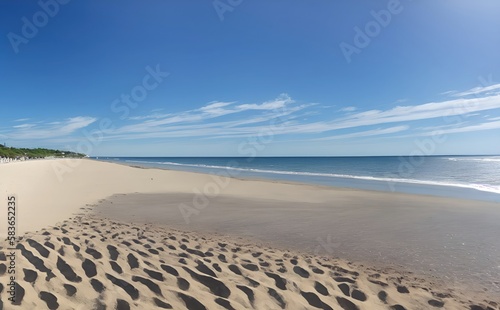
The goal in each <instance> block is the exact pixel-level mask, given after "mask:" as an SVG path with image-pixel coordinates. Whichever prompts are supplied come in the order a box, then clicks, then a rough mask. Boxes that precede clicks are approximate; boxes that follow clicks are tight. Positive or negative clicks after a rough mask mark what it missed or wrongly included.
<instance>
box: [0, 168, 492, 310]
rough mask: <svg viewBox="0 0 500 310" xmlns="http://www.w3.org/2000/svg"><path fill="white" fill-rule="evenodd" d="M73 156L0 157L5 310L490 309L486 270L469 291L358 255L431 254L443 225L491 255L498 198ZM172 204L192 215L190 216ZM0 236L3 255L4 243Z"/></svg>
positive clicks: (0, 270)
mask: <svg viewBox="0 0 500 310" xmlns="http://www.w3.org/2000/svg"><path fill="white" fill-rule="evenodd" d="M73 166H75V167H74V168H72V169H65V168H64V167H67V164H66V163H65V162H64V161H61V160H46V161H37V162H23V163H13V164H5V165H0V193H1V197H0V201H3V203H2V204H4V205H5V208H2V209H4V210H5V209H6V206H7V200H6V197H7V195H11V194H15V195H16V196H17V197H18V200H19V209H18V212H19V214H18V228H19V232H20V234H25V235H24V237H23V238H22V240H21V241H20V243H19V245H18V248H19V250H17V258H16V272H17V273H16V277H17V281H18V287H17V303H18V305H12V304H11V303H10V302H9V301H8V300H7V298H8V274H7V272H6V269H7V267H8V265H9V261H8V257H6V256H5V255H1V254H0V283H1V284H2V286H0V297H1V300H2V304H3V307H5V308H6V309H105V308H107V309H153V308H167V309H168V308H170V309H205V308H206V309H249V308H254V309H318V308H319V309H348V310H350V309H431V308H442V309H487V307H489V308H488V309H500V298H498V295H495V293H493V292H494V290H493V289H491V285H492V284H493V285H495V283H488V282H487V281H489V280H485V282H484V284H485V285H484V288H486V289H488V286H490V289H489V290H488V291H484V292H482V293H481V292H478V291H479V290H482V289H483V287H476V289H475V290H471V289H467V288H466V287H464V286H462V284H461V283H457V282H456V281H446V278H443V277H445V275H446V272H447V271H446V272H445V271H443V272H442V273H438V274H437V275H436V276H437V277H436V278H434V277H430V276H429V275H428V274H425V273H422V274H420V273H417V274H415V273H412V272H410V271H411V268H398V267H397V266H395V267H394V268H387V267H382V265H381V264H379V263H378V262H375V260H376V259H375V257H376V256H373V254H370V253H371V251H372V250H373V249H378V250H380V252H383V253H388V254H387V255H386V254H384V255H386V256H384V257H383V260H386V263H387V264H391V263H392V262H395V263H398V264H399V263H404V262H405V259H402V260H398V259H399V258H398V257H399V256H398V255H397V253H398V250H399V251H401V253H403V254H402V255H401V256H402V257H405V256H408V257H410V258H411V257H413V256H414V254H412V252H411V251H410V252H409V254H408V253H407V252H405V251H407V248H405V244H406V243H407V242H409V244H410V245H411V244H412V243H411V242H414V243H413V244H415V245H417V246H423V247H424V248H423V249H420V250H419V249H417V250H414V251H416V252H414V253H417V252H418V253H420V254H419V255H422V256H425V244H426V243H425V242H423V241H425V240H426V239H427V240H428V244H429V249H430V252H429V253H430V255H429V256H431V257H435V255H436V253H433V252H432V251H435V249H434V248H435V245H439V244H440V243H442V242H445V240H444V239H443V240H441V239H440V238H443V236H442V234H443V233H445V232H446V231H448V230H450V231H452V232H453V233H455V234H458V233H459V232H460V228H463V229H462V230H465V231H468V233H466V234H462V235H459V236H458V239H460V238H461V237H466V238H469V239H468V240H467V243H469V242H470V243H473V244H475V246H476V248H474V249H476V250H477V251H478V252H477V253H476V255H475V257H478V258H482V257H483V255H485V254H484V253H487V255H490V259H491V260H493V261H495V260H496V259H498V256H495V255H498V252H496V251H498V248H496V247H495V246H498V243H495V240H494V239H493V238H492V237H491V236H489V234H490V233H495V234H496V236H498V234H497V231H495V229H496V228H495V227H496V226H495V225H494V222H495V220H498V211H496V209H495V208H499V207H500V206H499V205H498V204H488V203H479V202H468V201H459V200H451V199H444V198H439V199H438V198H435V197H423V196H412V195H402V194H389V193H375V192H366V191H356V190H345V189H333V188H327V187H318V186H309V185H300V184H285V183H276V182H269V181H256V180H236V179H230V180H227V179H218V178H217V177H213V176H210V175H203V174H196V173H188V172H178V171H166V170H157V169H139V168H134V167H127V166H122V165H117V164H110V163H102V162H95V161H90V160H81V161H77V162H76V164H75V163H74V164H73ZM61 172H65V173H64V174H61ZM58 173H59V176H58ZM198 190H199V191H200V192H202V193H203V192H204V191H209V192H210V193H212V194H215V195H203V194H193V193H194V192H197V191H198ZM145 194H148V195H145ZM113 195H114V196H113ZM205 198H206V200H205ZM193 199H194V200H193ZM200 199H201V200H200ZM179 205H182V206H183V207H182V209H183V210H184V211H186V210H188V211H190V212H191V213H192V214H193V215H192V216H189V224H187V223H186V221H185V217H183V216H182V214H181V212H180V211H179ZM191 213H190V214H191ZM5 217H6V212H2V213H1V214H0V221H1V222H2V223H5V222H6V219H5ZM447 219H448V220H447ZM497 223H498V222H497ZM467 225H473V226H472V227H469V228H467ZM388 227H392V228H391V229H388ZM1 229H2V231H1V232H2V233H3V235H5V230H4V226H3V225H2V226H1ZM329 232H330V234H334V235H335V236H333V239H331V238H330V239H329V237H328V234H329ZM318 234H319V236H320V237H321V238H323V240H324V241H325V242H326V246H325V244H323V245H322V244H321V242H319V241H317V239H316V237H317V236H318ZM415 235H417V236H415ZM433 236H436V237H435V238H433ZM488 238H491V239H488ZM310 239H312V240H311V241H309V240H310ZM377 240H379V241H380V240H382V241H381V242H380V243H379V244H377ZM415 240H417V241H418V242H415ZM459 241H460V240H459ZM459 241H453V242H448V243H445V244H444V245H449V246H453V247H455V245H456V246H458V245H459ZM311 242H312V243H315V245H314V246H312V247H311V246H308V244H309V243H311ZM318 242H319V243H318ZM456 242H458V243H456ZM441 245H442V244H441ZM0 246H2V248H3V251H4V252H5V253H4V254H9V253H10V252H9V251H7V250H6V248H7V244H6V242H4V241H2V243H1V244H0ZM318 246H319V247H318ZM350 249H352V251H350ZM491 249H494V250H491ZM363 251H364V252H363ZM422 251H423V252H422ZM454 251H458V252H457V253H461V249H460V248H459V247H458V248H456V249H455V248H454V249H453V250H452V252H449V253H455V252H454ZM485 251H486V252H485ZM404 253H406V254H404ZM363 254H364V257H365V259H362V257H363ZM336 256H338V257H340V258H334V257H336ZM358 256H359V258H360V259H357V257H358ZM452 256H454V254H453V255H451V254H450V259H452V258H451V257H452ZM443 257H444V259H446V255H445V256H443ZM346 258H349V260H348V259H346ZM353 258H356V259H354V261H352V259H353ZM468 258H470V257H463V258H461V257H458V260H457V261H462V262H464V264H465V265H464V266H457V267H456V269H457V270H456V271H457V272H458V273H466V274H471V271H470V270H467V269H465V270H462V269H464V268H466V265H467V264H468V263H467V262H470V264H471V266H472V265H473V264H474V263H476V262H475V261H468V260H467V259H468ZM434 259H435V258H434ZM372 260H373V261H374V263H373V264H371V261H372ZM485 261H488V259H486V260H485ZM496 262H498V261H496ZM479 263H480V264H483V262H482V261H481V260H479ZM432 268H435V267H432ZM417 269H418V268H417ZM444 269H446V270H447V268H442V269H440V268H437V269H436V270H437V271H439V270H444ZM479 280H481V277H479ZM1 307H2V306H0V308H1Z"/></svg>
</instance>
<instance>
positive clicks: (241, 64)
mask: <svg viewBox="0 0 500 310" xmlns="http://www.w3.org/2000/svg"><path fill="white" fill-rule="evenodd" d="M499 14H500V2H498V1H495V0H484V1H479V2H471V1H465V0H455V1H451V0H448V1H430V0H429V1H411V0H401V1H397V0H389V1H356V2H355V3H352V1H349V2H347V1H343V2H341V1H326V0H318V1H314V2H312V1H295V0H286V1H285V0H282V1H263V0H262V1H257V0H252V1H249V0H240V1H238V0H232V1H229V0H216V1H180V0H179V1H148V2H141V1H120V2H119V4H118V2H111V1H97V0H95V1H74V0H73V1H68V0H64V1H63V0H59V1H56V0H41V1H39V2H36V1H30V2H28V1H2V2H0V20H1V23H0V30H1V33H2V34H3V39H2V40H1V41H0V42H1V43H0V44H1V46H0V70H1V73H2V74H0V90H1V96H0V102H1V103H0V104H1V107H2V108H1V112H0V140H1V142H2V143H3V142H5V143H7V145H11V146H18V147H50V148H59V149H66V150H74V151H81V152H84V153H88V154H90V155H94V156H104V155H111V156H120V155H122V156H254V155H255V156H280V155H322V156H325V155H331V156H338V155H411V154H425V155H437V154H500V143H499V142H500V141H499V140H500V139H499V137H500V57H498V55H499V53H500V36H499V35H498V29H500V19H499V18H498V15H499Z"/></svg>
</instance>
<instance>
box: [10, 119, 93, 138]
mask: <svg viewBox="0 0 500 310" xmlns="http://www.w3.org/2000/svg"><path fill="white" fill-rule="evenodd" d="M96 120H97V119H96V118H93V117H88V116H78V117H72V118H68V119H66V120H64V121H61V122H52V123H47V124H43V123H42V124H24V125H19V126H14V130H12V131H8V132H6V133H5V134H4V136H5V137H7V138H9V139H13V140H28V139H49V138H54V137H63V136H67V135H70V134H72V133H74V132H75V131H77V130H78V129H81V128H84V127H87V126H88V125H90V124H92V123H94V122H95V121H96Z"/></svg>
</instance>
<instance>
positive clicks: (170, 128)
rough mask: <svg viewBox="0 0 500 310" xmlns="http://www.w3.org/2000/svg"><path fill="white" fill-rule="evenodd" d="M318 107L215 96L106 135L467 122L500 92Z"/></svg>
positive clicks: (495, 102)
mask: <svg viewBox="0 0 500 310" xmlns="http://www.w3.org/2000/svg"><path fill="white" fill-rule="evenodd" d="M316 107H317V108H321V107H322V106H318V105H314V104H296V102H295V101H294V100H293V99H292V98H291V97H290V96H288V95H286V94H283V95H281V96H279V97H278V98H276V99H274V100H270V101H266V102H263V103H260V104H255V103H254V104H237V103H236V102H218V101H217V102H210V103H209V104H207V105H204V106H202V107H201V108H198V109H194V110H189V111H185V112H180V113H176V114H164V115H163V116H162V115H158V114H153V115H150V116H149V118H147V119H146V118H145V119H144V120H143V121H139V122H137V123H134V124H129V125H125V126H123V127H121V128H118V129H117V130H116V131H115V132H114V133H113V134H111V135H110V136H109V137H107V139H123V140H126V139H148V138H180V137H192V138H210V139H217V138H235V137H245V136H250V135H256V134H258V133H259V132H263V131H264V132H265V131H266V130H267V131H269V130H270V129H269V124H267V123H269V122H270V121H272V120H276V119H279V123H280V126H274V128H273V129H272V132H273V134H274V135H290V134H292V135H299V134H301V135H314V134H320V133H325V132H333V131H336V130H346V129H349V130H352V131H358V133H349V134H347V135H343V136H340V137H343V138H348V137H352V138H354V137H362V136H367V135H381V134H392V133H396V132H399V131H403V130H408V126H409V125H408V123H410V122H417V121H424V120H425V121H430V120H434V121H435V122H438V123H439V118H442V122H441V125H447V123H446V121H445V120H446V118H449V117H452V116H460V118H461V119H462V121H464V122H465V120H466V119H467V117H468V116H471V115H477V114H480V112H481V111H486V110H493V109H498V108H500V95H494V96H483V97H480V98H457V99H452V100H445V101H439V102H429V103H424V104H420V105H408V106H397V107H394V108H391V109H387V110H368V111H359V112H355V111H354V107H346V108H344V109H342V111H337V112H334V111H332V110H330V111H331V112H330V113H328V111H327V110H324V109H322V111H321V113H319V116H316V117H315V118H314V119H312V120H309V119H307V118H304V116H305V115H314V114H315V113H314V112H317V111H315V110H313V109H315V108H316ZM316 110H317V109H316ZM229 115H233V119H232V120H221V119H220V118H221V117H224V116H229ZM318 119H319V120H318ZM136 120H140V119H139V118H137V119H136ZM266 122H267V123H266ZM398 123H399V124H398ZM388 124H396V126H393V127H389V128H382V129H380V128H377V129H373V128H367V127H370V126H383V125H388ZM438 125H439V124H438ZM366 128H367V129H368V130H366ZM360 130H361V131H360ZM338 137H339V135H332V137H331V139H338ZM310 138H311V139H314V138H315V137H314V136H311V137H310ZM326 139H330V138H326Z"/></svg>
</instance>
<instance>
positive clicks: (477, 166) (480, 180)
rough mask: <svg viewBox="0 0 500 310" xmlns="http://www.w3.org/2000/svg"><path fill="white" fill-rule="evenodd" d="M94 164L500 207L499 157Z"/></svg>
mask: <svg viewBox="0 0 500 310" xmlns="http://www.w3.org/2000/svg"><path fill="white" fill-rule="evenodd" d="M96 159H99V160H106V161H113V162H119V163H125V164H130V165H138V166H144V167H155V168H164V169H173V170H183V171H192V172H201V173H209V174H217V175H226V176H233V177H241V178H257V179H272V180H283V181H292V182H301V183H309V184H319V185H326V186H336V187H346V188H357V189H367V190H378V191H389V192H391V191H392V192H403V193H413V194H425V195H436V196H445V197H454V198H462V199H474V200H487V201H496V202H500V156H421V157H396V156H387V157H385V156H384V157H255V158H243V157H118V158H117V157H99V158H96Z"/></svg>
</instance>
